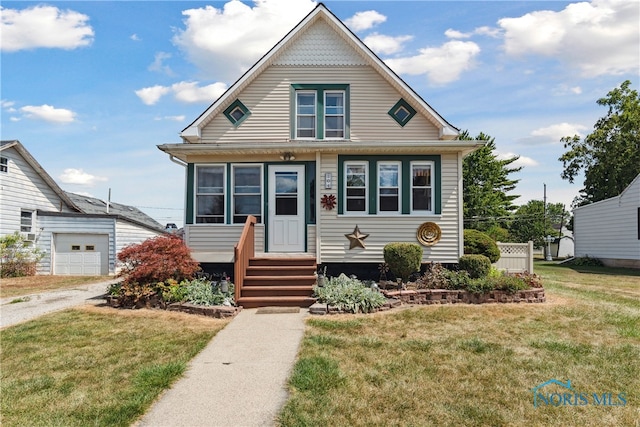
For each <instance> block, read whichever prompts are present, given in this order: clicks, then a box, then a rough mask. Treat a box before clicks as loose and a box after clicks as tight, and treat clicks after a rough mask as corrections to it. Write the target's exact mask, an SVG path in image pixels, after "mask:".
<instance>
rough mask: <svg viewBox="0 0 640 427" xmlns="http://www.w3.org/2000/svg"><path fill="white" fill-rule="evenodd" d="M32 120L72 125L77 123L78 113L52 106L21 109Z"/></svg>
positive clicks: (32, 106) (31, 106)
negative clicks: (74, 122)
mask: <svg viewBox="0 0 640 427" xmlns="http://www.w3.org/2000/svg"><path fill="white" fill-rule="evenodd" d="M20 111H22V112H23V113H25V116H26V117H27V118H30V119H39V120H44V121H47V122H52V123H71V122H73V121H75V118H76V113H74V112H73V111H71V110H67V109H66V108H55V107H53V106H51V105H47V104H44V105H26V106H24V107H22V108H20Z"/></svg>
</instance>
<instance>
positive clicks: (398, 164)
mask: <svg viewBox="0 0 640 427" xmlns="http://www.w3.org/2000/svg"><path fill="white" fill-rule="evenodd" d="M384 166H396V167H397V168H398V185H397V187H382V185H381V182H380V177H381V174H380V169H381V168H382V167H384ZM376 174H377V175H376V180H377V186H376V187H377V194H376V203H377V208H378V209H377V213H378V214H380V215H401V214H402V162H400V161H393V160H389V161H379V162H377V170H376ZM381 188H395V189H396V190H397V191H398V209H397V210H395V211H383V210H381V206H380V205H381V203H380V197H381V193H380V189H381Z"/></svg>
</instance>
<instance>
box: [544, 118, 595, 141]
mask: <svg viewBox="0 0 640 427" xmlns="http://www.w3.org/2000/svg"><path fill="white" fill-rule="evenodd" d="M586 129H587V127H586V126H583V125H579V124H572V123H566V122H563V123H557V124H554V125H551V126H547V127H544V128H539V129H536V130H534V131H533V132H531V135H532V136H534V137H541V138H544V139H545V140H547V142H553V143H559V142H560V138H562V137H564V136H573V135H579V136H583V134H582V131H584V130H586Z"/></svg>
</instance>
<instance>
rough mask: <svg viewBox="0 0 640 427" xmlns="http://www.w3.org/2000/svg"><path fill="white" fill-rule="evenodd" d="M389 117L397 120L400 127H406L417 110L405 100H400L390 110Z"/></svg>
mask: <svg viewBox="0 0 640 427" xmlns="http://www.w3.org/2000/svg"><path fill="white" fill-rule="evenodd" d="M389 115H390V116H391V117H392V118H393V120H395V121H396V122H397V123H398V124H399V125H400V126H403V127H404V125H406V124H407V123H409V120H411V118H412V117H413V116H415V115H416V110H414V109H413V107H411V105H409V104H408V103H407V101H405V100H404V99H402V98H400V100H399V101H398V102H396V105H394V106H393V107H391V109H390V110H389Z"/></svg>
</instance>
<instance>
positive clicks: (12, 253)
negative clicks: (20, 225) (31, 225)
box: [0, 231, 44, 277]
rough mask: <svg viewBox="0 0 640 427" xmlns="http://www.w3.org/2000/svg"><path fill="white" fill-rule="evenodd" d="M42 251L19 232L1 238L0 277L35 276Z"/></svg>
mask: <svg viewBox="0 0 640 427" xmlns="http://www.w3.org/2000/svg"><path fill="white" fill-rule="evenodd" d="M42 257H44V254H43V253H42V251H41V250H40V249H38V248H36V247H35V246H33V245H32V244H31V242H28V241H26V240H25V239H24V237H23V236H22V235H21V234H20V233H18V232H17V231H16V232H15V233H13V234H9V235H6V236H3V237H1V238H0V277H23V276H34V275H35V274H36V267H37V264H38V261H40V260H41V259H42Z"/></svg>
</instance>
